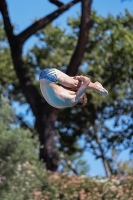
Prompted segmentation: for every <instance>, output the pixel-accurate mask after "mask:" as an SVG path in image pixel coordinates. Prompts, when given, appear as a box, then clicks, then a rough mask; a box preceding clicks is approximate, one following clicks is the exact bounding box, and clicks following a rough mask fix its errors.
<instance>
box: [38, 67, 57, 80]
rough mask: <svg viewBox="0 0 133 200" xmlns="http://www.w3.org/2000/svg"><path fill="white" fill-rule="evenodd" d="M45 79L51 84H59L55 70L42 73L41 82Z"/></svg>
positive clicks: (46, 70)
mask: <svg viewBox="0 0 133 200" xmlns="http://www.w3.org/2000/svg"><path fill="white" fill-rule="evenodd" d="M41 79H45V80H49V81H51V82H55V83H57V84H58V83H59V81H58V79H57V76H56V70H55V69H54V68H46V69H44V70H42V71H41V73H40V76H39V80H41Z"/></svg>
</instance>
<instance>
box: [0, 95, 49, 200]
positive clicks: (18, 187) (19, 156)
mask: <svg viewBox="0 0 133 200" xmlns="http://www.w3.org/2000/svg"><path fill="white" fill-rule="evenodd" d="M13 122H14V115H13V113H12V110H11V107H10V105H9V102H8V100H7V99H6V98H4V97H3V96H2V97H0V200H22V199H25V200H28V199H33V190H34V189H41V185H42V179H41V177H42V174H43V178H44V176H45V170H44V166H43V165H42V163H41V162H40V161H39V160H38V155H37V150H38V149H39V143H38V141H37V140H35V139H32V138H31V136H32V134H31V132H30V131H29V130H23V129H22V128H19V127H16V125H15V124H14V123H13Z"/></svg>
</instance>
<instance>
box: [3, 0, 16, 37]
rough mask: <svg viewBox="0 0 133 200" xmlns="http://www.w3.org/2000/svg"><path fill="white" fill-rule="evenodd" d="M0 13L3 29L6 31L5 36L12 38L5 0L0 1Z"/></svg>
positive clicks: (11, 28)
mask: <svg viewBox="0 0 133 200" xmlns="http://www.w3.org/2000/svg"><path fill="white" fill-rule="evenodd" d="M0 12H1V14H2V16H3V21H4V28H5V31H6V34H7V35H8V37H9V38H11V37H13V36H14V34H13V26H12V24H11V22H10V18H9V15H8V9H7V4H6V1H5V0H0Z"/></svg>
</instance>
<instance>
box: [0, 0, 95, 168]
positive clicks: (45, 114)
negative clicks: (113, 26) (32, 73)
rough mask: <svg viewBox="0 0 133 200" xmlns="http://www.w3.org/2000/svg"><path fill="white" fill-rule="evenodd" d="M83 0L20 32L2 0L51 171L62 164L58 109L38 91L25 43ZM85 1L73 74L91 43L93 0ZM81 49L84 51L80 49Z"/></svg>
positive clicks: (20, 74)
mask: <svg viewBox="0 0 133 200" xmlns="http://www.w3.org/2000/svg"><path fill="white" fill-rule="evenodd" d="M79 1H80V0H73V1H72V2H70V3H68V4H66V5H63V4H62V5H60V7H59V9H58V10H57V11H55V12H53V13H52V14H50V15H48V16H46V17H44V18H42V19H40V20H38V21H37V22H35V23H33V24H32V25H31V26H30V27H28V28H27V29H26V30H24V31H23V32H21V33H20V34H19V35H18V36H15V35H14V33H13V26H12V24H11V22H10V18H9V15H8V9H7V4H6V0H0V11H1V13H2V16H3V21H4V28H5V32H6V35H7V38H8V41H9V44H10V48H11V55H12V60H13V64H14V69H15V72H16V74H17V77H18V79H19V82H20V85H21V88H22V91H23V94H24V95H25V98H26V100H27V103H29V105H30V107H31V110H32V112H33V114H34V116H35V118H36V122H35V126H36V129H37V132H38V134H39V140H40V143H41V145H42V147H41V149H40V159H42V160H43V161H44V162H45V163H46V167H47V169H49V170H51V171H56V170H57V168H58V166H59V156H58V154H57V153H56V143H55V129H54V123H55V121H56V116H57V112H58V109H56V108H53V107H51V106H50V105H49V104H47V103H46V102H45V100H44V99H43V97H42V96H41V95H40V93H39V92H38V90H37V88H36V87H35V86H34V85H33V83H32V81H31V78H30V77H29V75H28V71H27V69H26V67H25V65H24V63H23V60H22V45H23V44H24V42H25V41H26V40H27V39H28V38H29V37H30V36H31V35H33V34H35V33H36V31H38V30H40V29H41V28H43V27H45V26H46V25H48V24H49V23H50V22H52V20H54V19H55V18H57V17H58V16H59V15H60V14H62V13H63V12H64V11H66V10H68V9H69V8H70V7H71V6H73V5H74V4H75V3H77V2H79ZM52 2H54V1H52ZM81 2H82V20H81V31H80V37H79V40H78V45H77V48H76V50H75V52H76V53H74V55H73V57H72V62H71V65H70V66H69V70H68V74H71V70H72V68H74V70H72V71H73V72H72V74H75V73H76V71H77V69H78V67H79V65H80V63H81V61H82V59H83V54H84V51H85V45H86V43H87V39H88V33H89V28H90V26H89V21H90V7H91V2H92V0H81ZM79 51H80V53H78V52H79ZM77 56H79V59H78V62H76V65H73V64H74V63H75V61H76V60H77Z"/></svg>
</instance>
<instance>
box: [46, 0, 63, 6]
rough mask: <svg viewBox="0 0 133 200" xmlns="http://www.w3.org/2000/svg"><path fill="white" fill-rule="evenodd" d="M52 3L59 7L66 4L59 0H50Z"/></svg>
mask: <svg viewBox="0 0 133 200" xmlns="http://www.w3.org/2000/svg"><path fill="white" fill-rule="evenodd" d="M49 1H50V2H51V3H53V4H55V5H56V6H58V7H61V6H63V5H64V4H63V3H62V2H60V1H57V0H49Z"/></svg>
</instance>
